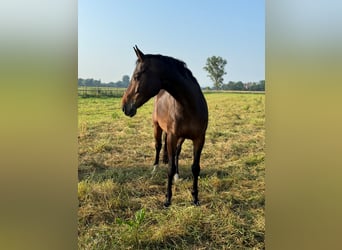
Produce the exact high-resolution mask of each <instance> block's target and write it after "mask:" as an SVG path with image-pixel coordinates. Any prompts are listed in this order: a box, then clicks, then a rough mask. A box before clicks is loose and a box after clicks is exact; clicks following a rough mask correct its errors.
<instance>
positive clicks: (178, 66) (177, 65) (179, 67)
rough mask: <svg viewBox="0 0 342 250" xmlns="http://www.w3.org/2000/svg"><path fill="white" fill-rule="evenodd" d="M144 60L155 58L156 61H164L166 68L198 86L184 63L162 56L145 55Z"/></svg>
mask: <svg viewBox="0 0 342 250" xmlns="http://www.w3.org/2000/svg"><path fill="white" fill-rule="evenodd" d="M145 57H146V58H156V59H158V60H162V61H164V63H166V64H167V65H168V68H170V69H172V68H173V69H175V70H176V71H178V72H179V73H180V74H181V75H182V76H183V77H185V78H188V79H191V82H193V83H194V84H196V85H198V86H199V83H198V82H197V79H196V78H195V77H194V76H193V74H192V72H191V70H190V69H189V68H188V67H187V65H186V63H185V62H183V61H181V60H179V59H176V58H174V57H171V56H163V55H159V54H158V55H151V54H149V55H145Z"/></svg>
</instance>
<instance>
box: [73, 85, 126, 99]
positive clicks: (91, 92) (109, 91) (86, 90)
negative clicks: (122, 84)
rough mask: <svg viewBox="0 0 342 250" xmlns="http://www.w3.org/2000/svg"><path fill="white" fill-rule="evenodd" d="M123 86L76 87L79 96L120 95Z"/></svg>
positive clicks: (122, 92)
mask: <svg viewBox="0 0 342 250" xmlns="http://www.w3.org/2000/svg"><path fill="white" fill-rule="evenodd" d="M125 90H126V89H125V88H113V87H86V86H81V87H78V96H80V97H118V98H120V97H122V96H123V94H124V92H125Z"/></svg>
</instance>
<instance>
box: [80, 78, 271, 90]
mask: <svg viewBox="0 0 342 250" xmlns="http://www.w3.org/2000/svg"><path fill="white" fill-rule="evenodd" d="M128 84H129V76H128V75H124V76H123V77H122V80H121V81H117V82H109V83H104V82H101V80H95V79H93V78H89V79H83V78H78V86H86V87H114V88H127V87H128ZM204 89H207V90H237V91H265V80H261V81H259V82H247V83H243V82H241V81H238V82H234V81H229V82H228V83H222V84H221V85H220V87H218V86H215V87H205V88H204Z"/></svg>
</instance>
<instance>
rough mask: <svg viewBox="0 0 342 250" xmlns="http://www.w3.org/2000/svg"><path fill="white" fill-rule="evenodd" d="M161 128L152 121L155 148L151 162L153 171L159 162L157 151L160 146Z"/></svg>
mask: <svg viewBox="0 0 342 250" xmlns="http://www.w3.org/2000/svg"><path fill="white" fill-rule="evenodd" d="M162 133H163V131H162V129H161V128H160V127H159V124H158V123H154V141H155V144H154V145H155V149H156V156H155V160H154V163H153V172H154V171H155V170H156V168H157V167H158V164H159V153H160V150H161V148H162V140H161V139H162Z"/></svg>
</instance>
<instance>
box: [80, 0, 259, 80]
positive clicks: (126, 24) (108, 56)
mask: <svg viewBox="0 0 342 250" xmlns="http://www.w3.org/2000/svg"><path fill="white" fill-rule="evenodd" d="M78 6H79V7H78V10H79V11H78V76H79V77H80V78H94V79H96V80H98V79H101V81H102V82H111V81H113V82H116V81H119V80H121V79H122V76H123V75H129V76H130V77H131V74H132V72H133V70H134V67H135V61H136V55H135V53H134V51H133V46H134V45H135V44H136V45H138V47H139V48H140V49H141V50H142V51H143V52H144V53H145V54H162V55H168V56H172V57H175V58H178V59H181V60H183V61H184V62H186V64H187V65H188V67H189V69H190V70H191V71H192V73H193V75H194V76H195V77H196V78H197V80H198V82H199V84H200V85H201V86H202V87H205V86H212V82H211V81H210V79H209V78H208V77H207V72H206V71H205V70H204V69H203V67H204V65H205V63H206V59H207V58H208V57H210V56H213V55H215V56H221V57H223V58H224V59H226V60H227V62H228V63H227V65H226V67H225V69H226V71H227V74H226V75H225V76H224V82H225V83H226V82H228V81H243V82H249V81H259V80H264V79H265V3H264V1H262V0H253V1H250V0H216V1H209V0H197V1H196V0H186V1H184V0H183V1H180V0H175V1H161V0H145V1H133V0H120V1H119V0H116V1H109V0H103V1H93V0H92V1H91V0H81V1H79V2H78Z"/></svg>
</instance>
